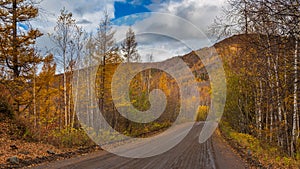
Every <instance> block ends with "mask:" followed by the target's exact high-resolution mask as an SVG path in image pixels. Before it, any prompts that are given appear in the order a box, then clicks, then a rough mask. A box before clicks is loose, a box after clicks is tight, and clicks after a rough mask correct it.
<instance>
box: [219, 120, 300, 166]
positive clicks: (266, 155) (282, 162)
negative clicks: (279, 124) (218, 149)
mask: <svg viewBox="0 0 300 169" xmlns="http://www.w3.org/2000/svg"><path fill="white" fill-rule="evenodd" d="M219 129H220V132H221V134H222V136H223V137H224V138H225V139H226V140H227V141H228V142H229V144H230V145H231V146H232V147H233V148H234V149H235V150H236V151H237V152H238V153H239V154H240V155H241V156H242V157H243V158H244V159H245V160H247V161H248V163H250V164H251V165H252V166H255V167H257V168H272V169H273V168H274V169H276V168H278V169H279V168H280V169H281V168H299V167H300V160H299V159H298V160H297V159H293V158H291V157H288V156H287V155H285V154H284V153H282V151H281V149H280V148H279V147H275V146H272V145H270V144H267V143H263V142H262V141H260V140H259V139H257V138H255V137H253V136H251V135H249V134H244V133H239V132H236V131H234V130H233V129H232V128H231V127H230V126H229V124H228V123H226V122H222V123H221V124H220V127H219Z"/></svg>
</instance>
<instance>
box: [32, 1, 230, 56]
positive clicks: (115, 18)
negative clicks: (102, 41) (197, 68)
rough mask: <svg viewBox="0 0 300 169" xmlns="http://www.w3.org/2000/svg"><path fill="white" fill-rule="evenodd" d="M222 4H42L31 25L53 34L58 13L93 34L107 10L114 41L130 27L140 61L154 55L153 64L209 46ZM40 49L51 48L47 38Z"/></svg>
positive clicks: (43, 2)
mask: <svg viewBox="0 0 300 169" xmlns="http://www.w3.org/2000/svg"><path fill="white" fill-rule="evenodd" d="M224 2H225V0H44V1H42V2H41V4H40V7H41V14H40V16H39V18H38V19H37V20H35V21H34V22H33V23H32V25H33V26H34V27H36V28H38V29H39V30H41V31H42V32H43V33H45V34H47V33H51V32H53V28H54V26H55V22H56V20H57V17H58V15H59V14H60V10H61V9H62V8H63V7H65V9H67V10H68V11H69V12H72V13H73V16H74V18H75V19H76V21H77V24H78V25H80V26H82V27H83V28H84V29H85V30H86V31H88V32H96V30H97V26H98V24H99V22H100V21H101V19H102V18H103V11H104V10H107V11H108V13H109V15H110V17H111V18H112V23H113V24H114V29H115V30H116V35H115V38H116V40H117V41H121V40H123V39H124V38H125V33H126V31H127V29H128V27H129V26H131V27H132V28H133V30H134V31H135V32H136V34H137V41H138V43H139V48H138V49H139V53H140V54H141V55H142V59H143V61H146V60H147V56H148V55H150V54H153V56H154V59H155V61H161V60H165V59H167V58H170V57H173V56H176V55H183V54H185V53H187V52H189V51H191V50H196V49H199V48H202V47H206V46H211V45H212V43H214V40H213V39H210V38H207V35H206V33H207V28H208V26H209V25H210V24H211V23H212V22H213V20H214V18H215V17H216V16H217V15H220V12H221V10H222V7H223V6H224V4H225V3H224ZM38 46H39V48H41V49H43V48H45V46H47V48H48V49H49V48H50V47H49V46H51V44H50V41H49V39H48V38H47V36H43V37H42V38H40V39H39V40H38Z"/></svg>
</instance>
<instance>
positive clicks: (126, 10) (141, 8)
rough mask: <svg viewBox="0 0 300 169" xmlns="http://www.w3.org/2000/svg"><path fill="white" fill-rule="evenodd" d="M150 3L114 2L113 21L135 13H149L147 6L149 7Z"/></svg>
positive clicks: (148, 0)
mask: <svg viewBox="0 0 300 169" xmlns="http://www.w3.org/2000/svg"><path fill="white" fill-rule="evenodd" d="M150 4H151V1H150V0H146V1H141V3H136V4H135V3H133V0H129V1H128V0H127V1H125V2H114V8H115V11H114V15H115V19H118V18H120V17H123V16H126V15H131V14H135V13H142V12H151V11H150V10H149V9H148V8H147V5H150Z"/></svg>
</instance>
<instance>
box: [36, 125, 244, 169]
mask: <svg viewBox="0 0 300 169" xmlns="http://www.w3.org/2000/svg"><path fill="white" fill-rule="evenodd" d="M202 127H203V124H202V123H198V124H197V125H195V126H194V127H193V128H192V130H191V131H190V132H189V134H188V135H187V136H186V137H185V138H184V139H183V140H182V141H181V142H180V143H179V144H178V145H176V146H175V147H173V148H172V149H170V150H169V151H167V152H165V153H163V154H160V155H157V156H153V157H148V158H135V159H134V158H125V157H120V156H117V155H114V154H111V153H108V152H106V151H100V152H95V153H92V154H88V155H86V156H82V157H77V158H72V159H67V160H63V161H58V162H52V163H48V164H44V165H41V166H37V167H35V168H36V169H43V168H47V169H48V168H49V169H57V168H62V169H219V168H220V169H243V168H247V164H246V163H245V162H244V161H243V160H242V159H241V158H240V157H238V156H237V155H236V154H235V153H234V152H233V151H232V149H231V148H230V146H229V145H228V144H227V143H226V142H225V141H224V140H223V139H222V138H221V137H220V136H219V135H214V136H213V137H212V138H210V139H209V140H208V141H206V142H205V143H203V144H200V143H199V142H198V139H199V138H198V137H199V133H200V131H201V129H202ZM172 136H174V137H176V134H172V133H170V134H169V135H168V139H167V141H166V142H165V144H168V141H170V140H172V138H171V139H170V137H172ZM155 148H159V147H155V145H154V147H153V149H155Z"/></svg>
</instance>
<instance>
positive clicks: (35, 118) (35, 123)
mask: <svg viewBox="0 0 300 169" xmlns="http://www.w3.org/2000/svg"><path fill="white" fill-rule="evenodd" d="M35 69H36V68H35V64H34V67H33V115H34V129H36V125H37V117H36V91H35V88H36V77H35V76H36V75H35V73H36V70H35Z"/></svg>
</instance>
